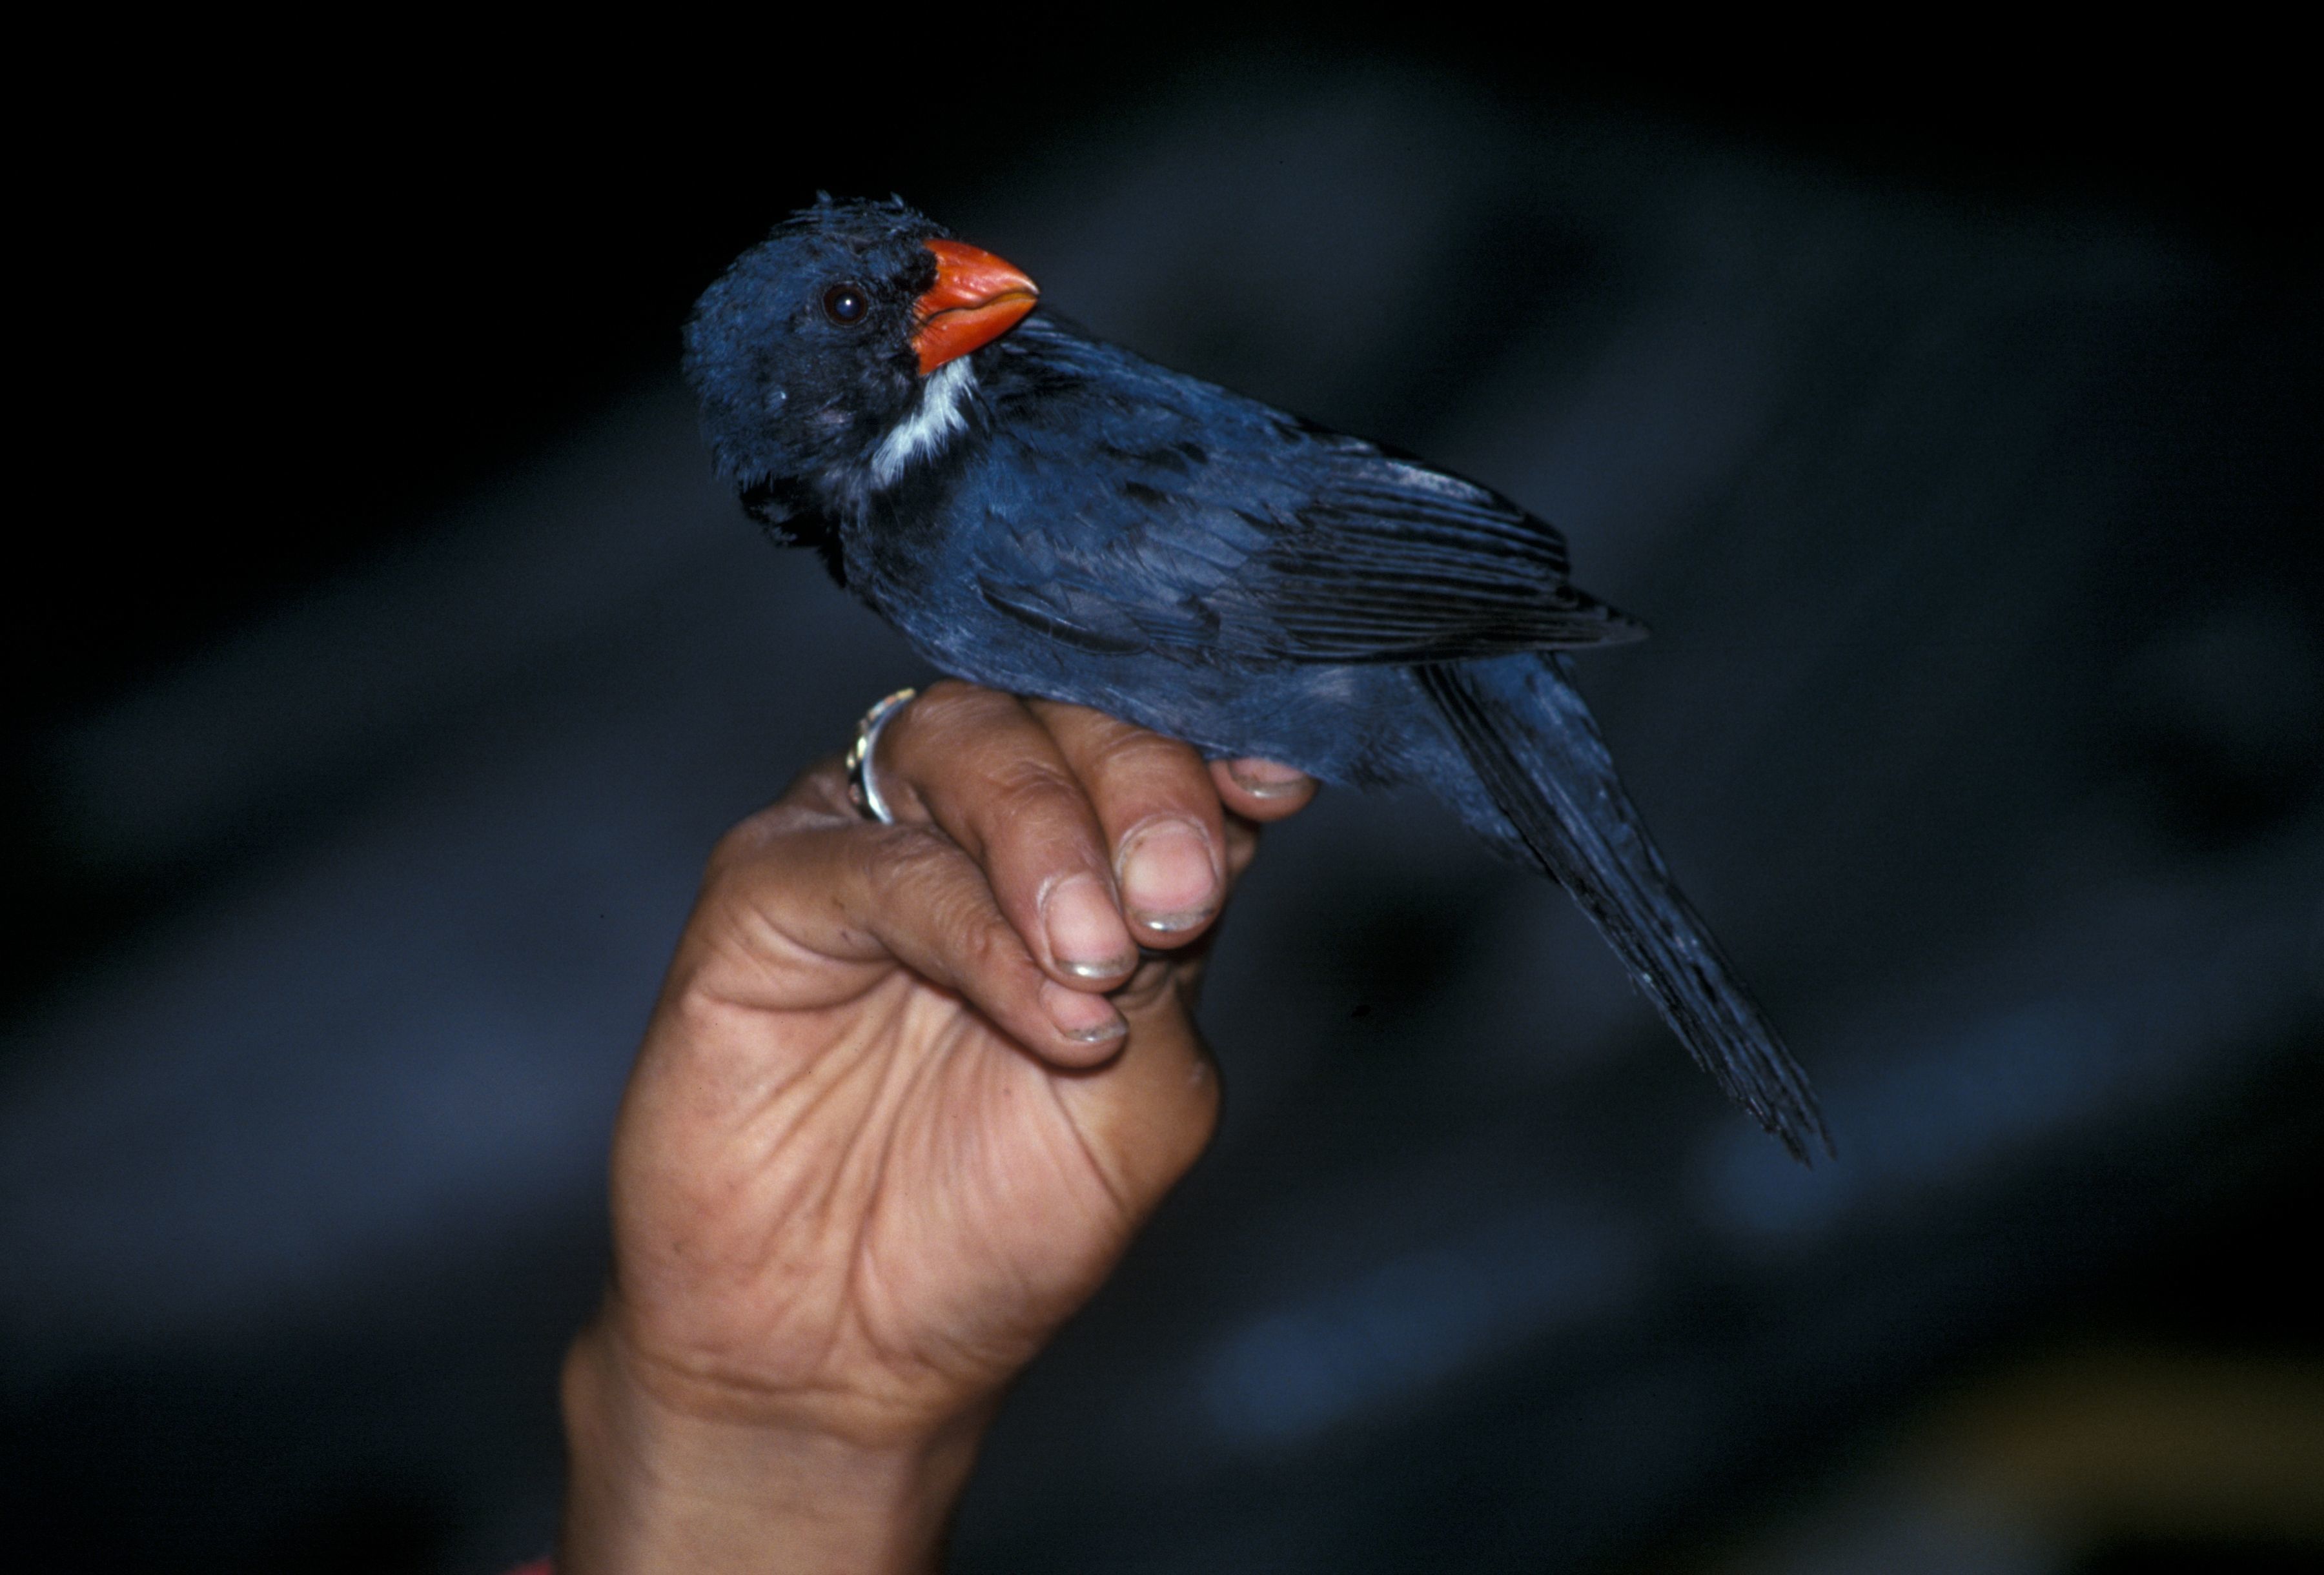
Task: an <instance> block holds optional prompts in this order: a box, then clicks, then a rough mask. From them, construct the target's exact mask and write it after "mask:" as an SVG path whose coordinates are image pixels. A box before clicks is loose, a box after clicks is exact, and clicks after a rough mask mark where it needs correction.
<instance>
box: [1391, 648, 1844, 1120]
mask: <svg viewBox="0 0 2324 1575" xmlns="http://www.w3.org/2000/svg"><path fill="white" fill-rule="evenodd" d="M1418 671H1419V674H1420V680H1421V684H1422V686H1423V687H1424V688H1425V689H1426V691H1427V693H1428V695H1429V698H1430V699H1431V700H1432V701H1434V704H1435V706H1436V709H1437V711H1438V712H1439V713H1440V714H1442V715H1443V718H1444V721H1445V723H1446V724H1447V725H1448V726H1449V727H1450V728H1451V729H1452V732H1453V734H1454V736H1455V737H1456V738H1457V739H1458V740H1459V741H1460V743H1461V747H1462V751H1464V752H1465V753H1466V754H1467V755H1468V757H1469V760H1470V761H1471V764H1472V765H1473V766H1474V767H1475V768H1476V771H1477V775H1478V777H1479V778H1480V779H1481V780H1482V782H1483V783H1484V786H1485V789H1486V791H1487V792H1488V793H1489V795H1490V796H1491V797H1492V801H1493V804H1494V806H1495V807H1497V808H1498V809H1499V811H1500V813H1501V815H1503V816H1504V817H1505V818H1506V819H1507V820H1508V823H1509V826H1510V828H1512V829H1513V830H1514V831H1515V833H1516V837H1517V843H1518V844H1519V847H1518V849H1517V850H1513V851H1521V852H1524V853H1526V854H1527V855H1529V856H1530V858H1531V861H1533V862H1534V863H1535V864H1537V865H1539V866H1540V868H1541V869H1542V870H1543V871H1544V872H1545V873H1546V874H1548V875H1550V876H1552V877H1554V879H1555V880H1557V882H1558V883H1559V884H1560V885H1562V886H1563V887H1564V888H1565V889H1566V890H1568V891H1570V892H1572V894H1573V897H1574V899H1575V900H1576V901H1578V902H1580V903H1581V904H1582V907H1583V909H1584V910H1585V911H1586V912H1588V914H1589V915H1590V916H1591V918H1592V919H1595V920H1596V921H1597V923H1598V928H1599V929H1600V931H1601V932H1603V934H1604V935H1605V936H1606V939H1607V940H1608V941H1609V942H1610V943H1611V944H1613V947H1614V950H1615V951H1616V952H1618V953H1620V954H1621V958H1622V961H1623V962H1624V963H1627V964H1628V966H1629V970H1630V977H1631V978H1632V979H1634V980H1636V981H1637V983H1638V986H1639V988H1640V989H1642V990H1645V991H1646V995H1647V996H1648V998H1649V999H1652V1000H1653V1001H1654V1003H1655V1006H1656V1007H1657V1008H1658V1009H1660V1010H1661V1012H1662V1015H1663V1019H1664V1021H1665V1022H1667V1023H1669V1024H1670V1026H1671V1027H1672V1029H1673V1030H1674V1032H1675V1033H1676V1034H1677V1035H1678V1036H1679V1038H1680V1040H1681V1041H1682V1042H1683V1043H1684V1044H1685V1045H1686V1048H1687V1052H1688V1054H1690V1055H1692V1056H1693V1057H1694V1059H1695V1064H1697V1065H1699V1066H1701V1068H1702V1069H1703V1070H1704V1071H1705V1072H1708V1073H1711V1077H1712V1078H1713V1079H1714V1080H1716V1081H1717V1082H1718V1084H1719V1086H1720V1088H1722V1089H1724V1090H1726V1091H1727V1095H1728V1097H1729V1099H1732V1100H1733V1101H1736V1102H1737V1103H1738V1104H1739V1105H1741V1106H1742V1107H1743V1108H1744V1109H1745V1110H1749V1111H1750V1112H1751V1113H1752V1115H1754V1116H1756V1117H1757V1118H1758V1120H1759V1124H1760V1125H1761V1126H1763V1127H1765V1128H1766V1129H1767V1130H1768V1131H1769V1132H1771V1133H1773V1134H1774V1135H1775V1138H1777V1140H1779V1141H1780V1142H1781V1143H1782V1144H1783V1145H1784V1147H1785V1148H1787V1149H1789V1150H1791V1152H1792V1156H1793V1157H1794V1158H1796V1159H1798V1160H1799V1161H1801V1163H1803V1164H1806V1163H1809V1151H1810V1149H1811V1147H1820V1148H1821V1149H1822V1150H1823V1151H1824V1153H1825V1154H1827V1155H1831V1154H1832V1153H1833V1149H1832V1146H1831V1135H1830V1134H1829V1133H1827V1132H1826V1131H1825V1130H1824V1125H1823V1116H1822V1113H1821V1111H1819V1110H1817V1109H1816V1099H1815V1093H1814V1091H1812V1089H1810V1088H1809V1086H1808V1080H1807V1074H1806V1073H1803V1072H1802V1071H1801V1070H1800V1067H1799V1064H1798V1063H1797V1062H1795V1061H1794V1060H1793V1059H1792V1057H1791V1053H1790V1052H1789V1051H1787V1050H1785V1049H1784V1042H1783V1041H1782V1040H1781V1039H1779V1038H1777V1037H1776V1036H1775V1029H1774V1028H1773V1027H1770V1026H1769V1024H1768V1022H1767V1019H1766V1016H1765V1015H1764V1014H1763V1013H1762V1012H1761V1011H1760V1010H1759V1008H1758V1005H1757V1002H1755V1001H1753V1000H1752V999H1751V995H1750V992H1749V991H1748V990H1745V989H1744V987H1743V983H1742V981H1740V980H1739V979H1738V978H1737V977H1736V976H1735V971H1734V970H1733V969H1732V968H1731V967H1730V966H1729V964H1728V962H1727V959H1726V958H1725V957H1723V956H1721V955H1720V951H1719V946H1718V943H1716V942H1715V941H1713V940H1712V939H1711V932H1710V931H1709V930H1708V929H1707V928H1705V927H1704V926H1703V923H1702V920H1701V918H1700V917H1699V916H1697V915H1696V914H1695V911H1694V909H1693V907H1691V906H1690V905H1689V904H1688V902H1687V900H1686V898H1685V896H1684V895H1683V893H1681V892H1680V890H1679V889H1678V887H1677V885H1676V884H1675V883H1674V881H1673V880H1671V876H1670V871H1669V870H1667V869H1665V868H1664V866H1663V861H1662V855H1661V854H1659V853H1657V852H1655V844H1654V843H1653V841H1652V840H1651V839H1650V838H1649V837H1648V836H1647V835H1646V826H1645V824H1643V823H1641V822H1640V820H1639V819H1638V812H1637V808H1636V807H1635V806H1632V805H1631V803H1630V800H1629V796H1628V794H1626V793H1624V792H1623V791H1622V784H1621V780H1620V779H1619V778H1617V777H1616V776H1615V775H1614V762H1613V760H1612V758H1611V757H1610V756H1609V754H1608V753H1607V751H1606V744H1605V741H1604V740H1603V739H1602V738H1600V736H1599V732H1598V724H1597V722H1596V721H1595V720H1594V719H1593V718H1592V717H1591V714H1590V713H1589V711H1588V709H1587V708H1586V707H1584V706H1583V705H1582V696H1581V695H1578V694H1577V693H1575V692H1574V689H1573V686H1572V685H1571V684H1570V683H1568V682H1567V681H1566V677H1565V671H1564V660H1563V658H1561V657H1556V656H1545V657H1542V658H1539V659H1533V658H1525V657H1517V658H1506V657H1505V658H1500V659H1495V660H1492V661H1489V662H1474V663H1463V664H1461V665H1458V666H1441V667H1428V668H1420V669H1418Z"/></svg>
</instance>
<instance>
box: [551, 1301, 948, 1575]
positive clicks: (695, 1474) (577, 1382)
mask: <svg viewBox="0 0 2324 1575" xmlns="http://www.w3.org/2000/svg"><path fill="white" fill-rule="evenodd" d="M640 1366H641V1364H640V1363H639V1362H638V1361H637V1359H635V1357H634V1356H633V1355H632V1353H630V1352H628V1351H627V1350H626V1349H625V1348H624V1346H623V1344H622V1341H621V1340H620V1339H619V1338H618V1337H617V1336H616V1335H614V1334H613V1333H611V1332H610V1331H608V1329H607V1326H606V1325H605V1324H604V1322H599V1323H597V1324H595V1325H593V1326H592V1327H591V1328H590V1329H588V1330H587V1331H585V1332H584V1333H583V1334H582V1335H581V1336H580V1337H579V1338H578V1339H577V1340H575V1341H574V1344H573V1349H572V1350H571V1352H570V1353H569V1354H568V1355H567V1359H566V1363H565V1374H564V1385H563V1390H564V1395H563V1398H564V1412H565V1434H566V1449H567V1470H568V1478H569V1479H568V1482H567V1490H566V1506H565V1516H564V1524H563V1527H562V1529H561V1532H560V1535H559V1547H558V1561H557V1568H558V1575H613V1572H617V1571H630V1570H679V1569H682V1570H689V1571H700V1572H701V1575H725V1572H727V1571H734V1572H737V1575H739V1572H741V1571H745V1570H748V1571H752V1575H761V1572H768V1575H771V1572H775V1571H786V1572H788V1571H794V1570H801V1571H803V1570H865V1571H907V1570H913V1571H918V1570H935V1569H936V1567H937V1564H938V1561H939V1558H940V1555H941V1552H942V1547H943V1541H944V1534H945V1527H946V1525H947V1524H949V1522H950V1519H951V1515H952V1510H953V1506H954V1504H955V1503H957V1502H958V1500H959V1497H960V1495H961V1492H962V1490H963V1489H964V1488H965V1487H966V1486H967V1483H968V1476H969V1472H970V1469H971V1468H972V1467H973V1465H974V1463H975V1458H976V1449H977V1445H978V1443H979V1441H981V1440H982V1436H983V1432H984V1427H985V1424H986V1423H987V1422H988V1421H989V1418H990V1410H989V1409H987V1410H986V1411H984V1412H982V1413H981V1414H976V1415H973V1416H968V1417H963V1418H960V1419H958V1420H956V1421H954V1422H953V1423H949V1424H946V1425H945V1426H942V1427H937V1428H934V1429H931V1430H927V1431H925V1432H920V1433H918V1434H915V1435H913V1436H910V1437H906V1438H890V1439H884V1440H881V1441H878V1442H866V1441H863V1440H862V1439H860V1438H852V1437H849V1436H847V1435H846V1434H845V1433H844V1432H840V1431H837V1430H834V1429H831V1428H827V1427H822V1426H817V1425H814V1424H812V1423H804V1422H799V1423H784V1422H770V1421H767V1420H764V1419H761V1418H752V1417H747V1416H742V1415H738V1414H730V1413H727V1412H724V1411H722V1410H721V1409H720V1408H716V1407H705V1406H696V1405H686V1404H682V1403H678V1402H676V1401H674V1400H673V1399H672V1398H671V1397H670V1396H669V1395H667V1394H666V1393H663V1392H662V1386H658V1385H656V1384H653V1383H650V1382H648V1381H646V1379H645V1376H644V1375H643V1374H642V1373H641V1371H640Z"/></svg>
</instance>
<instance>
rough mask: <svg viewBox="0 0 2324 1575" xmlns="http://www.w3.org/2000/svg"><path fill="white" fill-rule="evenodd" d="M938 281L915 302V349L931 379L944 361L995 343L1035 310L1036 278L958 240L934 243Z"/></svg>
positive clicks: (923, 373)
mask: <svg viewBox="0 0 2324 1575" xmlns="http://www.w3.org/2000/svg"><path fill="white" fill-rule="evenodd" d="M926 244H927V248H928V250H929V251H931V252H933V253H936V283H935V284H933V285H931V286H930V287H929V288H928V291H927V294H926V295H923V296H922V297H920V299H918V301H917V302H915V303H914V313H915V315H916V316H917V318H918V320H919V325H920V326H919V328H918V331H917V332H916V333H914V334H913V335H912V348H913V349H915V350H917V351H918V352H919V354H920V375H921V376H922V377H926V376H927V374H928V373H931V372H934V371H935V370H936V368H937V367H939V366H942V365H943V364H945V362H947V361H950V360H953V359H954V358H955V357H957V356H962V355H967V354H968V353H969V352H970V351H972V350H974V349H978V348H980V347H982V346H983V345H990V344H991V343H992V341H994V340H995V339H998V338H999V337H1001V335H1003V334H1005V333H1007V332H1008V331H1009V330H1010V329H1011V328H1013V327H1016V326H1017V323H1018V319H1019V318H1022V317H1024V315H1025V314H1026V313H1027V312H1029V311H1031V310H1032V309H1033V303H1034V302H1035V301H1037V300H1038V299H1040V296H1041V292H1040V291H1039V290H1036V289H1035V288H1034V287H1033V281H1031V280H1029V279H1028V278H1026V277H1025V276H1024V275H1023V274H1022V273H1020V272H1018V271H1017V270H1016V269H1014V268H1011V267H1010V266H1009V264H1008V263H1003V262H1002V261H1001V259H1000V258H998V257H996V256H994V255H993V254H992V253H990V252H980V251H978V250H977V249H976V248H975V247H974V246H969V245H964V244H961V243H960V242H958V241H929V242H927V243H926Z"/></svg>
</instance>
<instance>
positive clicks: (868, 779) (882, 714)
mask: <svg viewBox="0 0 2324 1575" xmlns="http://www.w3.org/2000/svg"><path fill="white" fill-rule="evenodd" d="M918 693H919V691H918V689H899V690H897V691H896V692H895V693H894V694H892V695H889V696H888V697H887V698H886V699H884V700H882V701H881V702H880V703H879V704H878V705H874V706H873V707H871V710H869V711H867V712H865V713H864V714H863V720H862V721H861V722H859V723H856V724H855V741H854V742H853V744H851V745H849V746H848V750H847V797H848V798H849V799H850V800H852V801H853V804H854V806H855V809H856V813H857V814H859V815H862V817H863V818H864V819H866V820H876V821H878V822H879V823H880V824H881V825H893V824H896V812H895V811H894V810H892V809H890V808H889V807H888V801H887V799H885V798H883V797H881V794H880V781H879V778H877V777H876V776H875V775H873V773H872V769H871V754H872V751H875V750H877V749H878V748H879V747H880V730H881V728H883V727H885V726H887V725H888V723H889V720H890V718H891V717H893V716H894V715H895V714H896V713H898V712H899V711H901V710H902V709H903V708H904V706H905V705H906V703H908V701H909V700H910V699H911V698H912V696H913V695H918Z"/></svg>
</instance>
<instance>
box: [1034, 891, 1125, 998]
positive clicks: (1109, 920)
mask: <svg viewBox="0 0 2324 1575" xmlns="http://www.w3.org/2000/svg"><path fill="white" fill-rule="evenodd" d="M1041 922H1042V924H1044V925H1045V926H1047V927H1048V931H1049V954H1050V955H1051V956H1053V957H1055V958H1056V960H1057V966H1058V967H1060V968H1063V969H1064V970H1065V972H1068V973H1073V974H1077V975H1079V976H1080V977H1081V978H1084V979H1111V978H1112V977H1114V975H1116V974H1118V973H1127V972H1130V968H1131V966H1132V965H1133V964H1134V963H1136V962H1137V961H1138V953H1137V949H1136V948H1135V947H1133V946H1132V945H1131V944H1130V936H1129V934H1128V933H1127V932H1126V931H1124V930H1123V929H1122V927H1121V916H1120V914H1118V913H1116V912H1115V911H1114V907H1113V898H1111V896H1110V895H1108V894H1107V892H1106V889H1105V883H1104V882H1103V881H1102V880H1099V879H1098V878H1097V877H1096V876H1094V875H1074V876H1070V877H1068V878H1067V879H1065V880H1060V881H1059V882H1057V884H1056V886H1054V887H1052V888H1050V889H1049V894H1048V896H1047V898H1044V899H1043V901H1042V903H1041Z"/></svg>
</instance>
